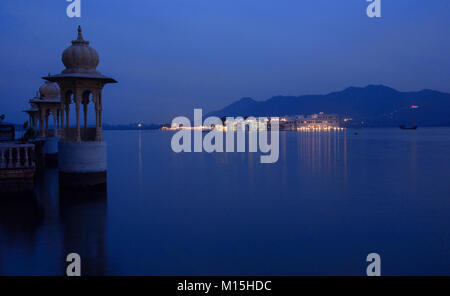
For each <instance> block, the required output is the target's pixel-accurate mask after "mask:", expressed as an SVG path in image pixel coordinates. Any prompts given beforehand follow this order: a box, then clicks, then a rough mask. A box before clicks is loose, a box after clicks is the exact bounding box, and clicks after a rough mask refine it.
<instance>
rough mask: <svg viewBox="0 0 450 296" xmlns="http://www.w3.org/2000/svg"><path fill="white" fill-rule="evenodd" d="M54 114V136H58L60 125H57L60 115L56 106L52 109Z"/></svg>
mask: <svg viewBox="0 0 450 296" xmlns="http://www.w3.org/2000/svg"><path fill="white" fill-rule="evenodd" d="M52 115H53V137H55V138H56V137H57V136H58V126H57V119H56V118H57V117H58V114H57V111H56V108H53V109H52Z"/></svg>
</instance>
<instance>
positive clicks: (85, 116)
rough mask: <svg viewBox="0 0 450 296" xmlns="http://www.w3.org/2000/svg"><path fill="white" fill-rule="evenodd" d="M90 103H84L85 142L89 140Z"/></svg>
mask: <svg viewBox="0 0 450 296" xmlns="http://www.w3.org/2000/svg"><path fill="white" fill-rule="evenodd" d="M87 112H88V102H83V113H84V140H85V141H87V140H88V134H87V117H88V114H87Z"/></svg>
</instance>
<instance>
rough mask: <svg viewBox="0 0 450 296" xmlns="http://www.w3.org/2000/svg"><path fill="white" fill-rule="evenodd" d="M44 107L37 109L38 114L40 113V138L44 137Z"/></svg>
mask: <svg viewBox="0 0 450 296" xmlns="http://www.w3.org/2000/svg"><path fill="white" fill-rule="evenodd" d="M44 112H45V111H44V108H41V109H40V110H39V113H40V114H39V115H40V117H39V128H40V131H41V132H40V135H39V136H40V137H42V138H44V137H45V129H44V128H45V124H44V120H45V118H44Z"/></svg>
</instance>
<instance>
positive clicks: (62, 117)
mask: <svg viewBox="0 0 450 296" xmlns="http://www.w3.org/2000/svg"><path fill="white" fill-rule="evenodd" d="M61 100H62V99H61ZM60 116H61V130H60V136H61V139H64V103H61V109H60Z"/></svg>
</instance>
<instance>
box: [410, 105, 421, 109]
mask: <svg viewBox="0 0 450 296" xmlns="http://www.w3.org/2000/svg"><path fill="white" fill-rule="evenodd" d="M410 108H411V109H419V106H416V105H412V106H411V107H410Z"/></svg>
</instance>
